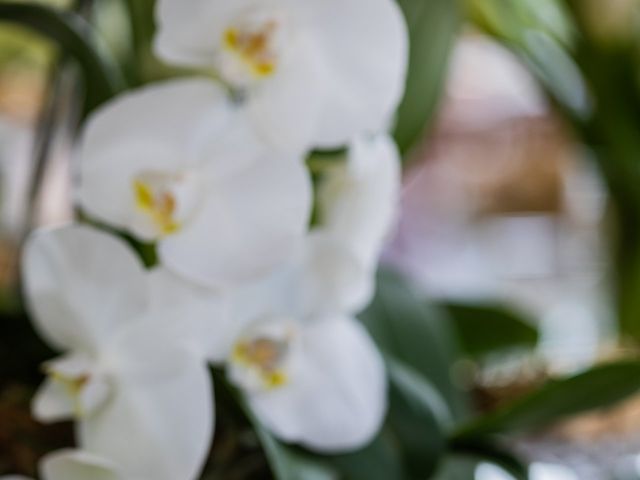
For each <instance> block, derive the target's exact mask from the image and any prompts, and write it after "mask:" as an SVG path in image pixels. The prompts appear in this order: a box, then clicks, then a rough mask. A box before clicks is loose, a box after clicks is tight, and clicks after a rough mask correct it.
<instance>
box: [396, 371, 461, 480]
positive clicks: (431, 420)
mask: <svg viewBox="0 0 640 480" xmlns="http://www.w3.org/2000/svg"><path fill="white" fill-rule="evenodd" d="M388 365H389V366H388V368H389V376H390V379H391V389H390V408H389V426H390V428H391V430H392V431H393V433H394V435H395V436H396V438H397V440H398V442H399V443H400V445H401V447H402V453H403V458H404V465H405V468H406V470H407V471H408V472H409V473H410V474H411V476H412V477H413V478H429V477H430V476H431V475H432V474H433V472H434V471H435V469H436V467H437V466H438V465H439V463H440V461H441V459H442V457H443V455H444V453H445V450H446V447H447V440H446V436H445V433H444V432H445V429H446V428H447V427H448V426H449V425H450V424H451V421H452V419H451V413H450V412H449V408H448V407H447V404H446V403H445V401H444V399H443V398H442V396H441V395H440V393H438V391H437V390H436V389H435V388H434V387H433V386H431V384H429V382H428V381H427V380H425V379H424V378H422V377H421V376H420V375H419V374H418V373H417V372H415V371H414V370H413V369H411V367H408V366H406V365H404V364H402V363H401V362H398V361H394V360H389V364H388Z"/></svg>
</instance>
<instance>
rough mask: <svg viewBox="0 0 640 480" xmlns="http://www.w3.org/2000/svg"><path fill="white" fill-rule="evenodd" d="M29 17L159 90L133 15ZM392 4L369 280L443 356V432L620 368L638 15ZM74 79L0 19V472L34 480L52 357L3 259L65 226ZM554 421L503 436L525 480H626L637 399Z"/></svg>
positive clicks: (637, 303)
mask: <svg viewBox="0 0 640 480" xmlns="http://www.w3.org/2000/svg"><path fill="white" fill-rule="evenodd" d="M2 3H3V2H0V5H2ZM40 3H46V4H49V5H51V4H53V5H54V6H56V7H59V8H63V9H65V8H75V9H76V10H77V11H79V12H80V14H82V15H83V16H84V18H86V19H87V20H88V21H90V22H92V23H93V24H94V25H96V26H97V29H98V31H99V32H100V33H101V35H102V36H101V38H102V40H101V41H103V42H104V48H105V49H108V50H109V51H111V52H112V53H113V55H114V56H115V57H116V58H119V59H121V61H122V63H123V64H124V65H125V66H126V65H127V62H131V61H134V62H136V64H137V65H138V66H139V67H140V68H139V69H138V71H137V72H135V73H132V72H130V71H128V70H127V69H126V68H125V76H126V77H127V80H128V81H129V83H130V84H133V85H135V84H137V83H142V82H146V81H150V80H153V79H158V78H163V77H164V76H166V75H170V74H174V73H175V72H170V71H168V70H167V69H166V67H163V66H162V65H160V64H159V63H158V62H157V61H155V60H154V59H153V58H152V57H151V55H150V53H149V50H148V45H146V44H145V43H144V42H141V41H139V40H136V39H135V38H132V36H133V35H134V33H135V29H132V28H131V26H130V24H129V23H130V22H129V16H131V15H133V13H135V9H134V10H131V5H130V4H131V2H122V1H116V0H101V1H95V2H88V3H91V8H87V7H86V5H84V4H83V2H80V3H78V4H76V3H73V2H64V1H57V2H53V1H49V2H40ZM85 3H87V2H85ZM143 3H147V4H148V3H149V2H148V1H147V0H145V1H144V2H142V1H141V2H140V4H143ZM401 3H402V5H403V8H404V9H405V12H407V13H408V17H409V19H410V22H409V23H410V27H411V35H412V37H411V38H412V54H411V56H412V58H411V62H412V74H411V75H410V78H409V88H408V94H407V98H406V99H405V101H404V103H403V105H402V107H401V109H400V112H399V121H398V127H397V130H396V138H397V139H398V142H399V144H400V147H401V149H402V150H403V152H404V153H405V174H404V187H403V192H402V202H401V206H402V208H401V212H400V215H399V219H398V225H397V229H396V231H395V232H394V234H393V235H392V236H391V238H389V244H388V247H387V249H386V252H385V256H384V263H385V265H386V266H387V267H389V268H392V269H394V270H396V271H399V272H401V273H402V274H403V276H404V277H405V278H408V279H410V282H411V283H412V284H413V285H414V286H415V288H417V289H418V291H419V292H420V294H421V295H422V296H424V298H425V302H426V303H428V305H429V308H432V309H434V311H437V312H439V313H438V315H439V317H438V318H439V320H438V324H439V326H440V327H442V325H441V324H442V323H444V324H445V326H444V328H445V329H446V330H447V332H448V333H447V335H449V337H448V338H450V339H451V338H452V340H451V343H452V344H455V347H454V348H455V353H451V354H450V355H449V357H447V358H448V360H447V363H446V364H444V365H443V366H442V369H443V370H444V372H445V373H444V374H445V375H446V376H447V378H448V379H449V380H450V381H451V382H452V384H453V386H454V388H455V389H456V390H460V391H463V392H464V399H465V400H464V401H462V403H464V404H465V406H464V407H461V409H460V410H459V411H460V412H462V411H466V412H467V413H459V415H460V416H461V417H465V416H468V415H470V413H469V412H479V413H485V414H490V413H491V412H493V411H496V409H499V408H500V407H501V406H502V405H505V404H508V403H509V402H511V401H513V400H514V399H518V398H523V396H526V395H527V394H528V393H529V392H532V391H535V390H536V389H537V388H539V387H540V386H541V385H545V384H546V382H547V380H548V379H549V378H555V377H556V376H564V377H567V378H568V377H570V376H571V375H574V374H578V373H580V372H584V371H585V370H586V369H589V368H591V367H593V366H594V365H599V364H601V363H602V362H609V361H617V360H620V359H635V358H636V357H637V356H638V351H639V350H638V345H637V343H638V341H640V83H639V82H640V16H639V14H640V1H639V0H607V1H604V0H468V1H465V2H458V3H457V2H455V1H453V0H425V1H423V2H409V1H404V2H401ZM128 4H129V5H128ZM128 8H129V9H128ZM132 12H133V13H132ZM1 19H2V17H1V16H0V20H1ZM138 20H139V19H138ZM141 21H142V23H148V24H149V26H148V28H152V25H151V19H150V18H148V19H146V20H145V19H142V20H141ZM131 41H134V43H135V44H136V46H137V47H136V52H135V54H136V56H135V59H133V60H131V59H129V58H128V57H127V56H128V55H130V54H129V52H128V51H127V49H126V45H128V44H129V43H130V42H131ZM78 76H79V72H78V69H77V68H76V67H75V66H74V65H73V64H72V63H70V62H68V61H67V59H66V58H65V52H64V51H63V50H61V49H57V48H55V46H54V45H52V43H51V42H50V41H48V40H47V39H46V38H44V37H43V36H41V35H38V34H36V33H34V32H32V31H31V30H28V29H25V28H22V27H19V26H16V25H15V24H14V23H8V22H2V21H0V311H1V313H2V317H1V318H0V322H2V323H4V325H2V329H1V330H0V332H1V333H2V338H0V474H2V473H4V472H5V470H6V471H7V472H8V471H10V470H11V471H16V469H18V470H19V471H22V472H24V473H31V472H30V469H32V465H33V464H34V462H35V459H36V458H37V457H38V456H39V455H40V454H41V453H42V452H44V451H47V450H48V449H50V448H52V446H57V445H59V444H61V443H62V444H64V443H65V442H68V441H69V440H68V439H69V436H68V435H69V432H68V431H67V430H66V429H65V428H64V426H62V427H54V428H49V427H47V428H46V429H44V428H43V427H42V426H40V425H36V424H35V423H34V422H33V421H31V420H30V419H29V415H28V410H27V409H26V408H25V405H26V404H27V403H28V398H29V395H30V394H31V391H32V388H33V385H34V384H36V383H37V380H38V374H37V365H38V363H39V362H40V361H42V360H43V359H45V358H47V356H48V355H49V352H48V351H47V350H46V348H45V347H44V346H43V345H41V344H39V343H38V340H37V337H35V335H34V334H33V332H32V331H31V330H30V327H29V326H28V323H27V322H24V321H21V320H20V319H22V318H23V317H24V314H23V308H22V305H21V302H20V296H19V286H18V285H19V283H18V277H19V275H18V273H19V271H18V265H17V260H18V252H19V248H20V243H21V241H22V239H23V238H24V235H25V234H26V233H27V232H28V231H29V230H30V229H32V228H33V227H34V226H41V225H55V224H59V223H61V222H65V221H68V220H70V219H71V218H72V215H73V199H72V198H71V191H70V188H69V185H70V181H71V179H72V177H73V171H74V169H73V168H72V166H73V162H72V155H71V146H72V138H73V135H74V131H75V129H76V128H77V125H78V122H79V119H80V118H81V117H82V106H81V105H80V104H79V101H78V98H77V97H78V94H77V92H78ZM416 117H418V118H417V120H416ZM440 327H439V328H440ZM637 381H640V378H638V380H637ZM620 382H623V383H624V382H626V380H625V379H624V378H623V379H621V380H620ZM623 387H624V385H623ZM603 388H604V389H605V390H606V389H608V388H609V387H608V386H605V387H603ZM573 394H575V396H576V398H575V399H574V400H575V402H578V403H579V402H580V401H582V400H584V399H582V398H580V396H581V395H582V393H581V391H580V390H579V389H577V390H575V392H574V393H573ZM570 396H571V393H570ZM454 410H455V409H454ZM566 413H572V412H570V411H567V412H566ZM558 417H560V415H558ZM553 420H554V421H552V422H550V424H549V425H545V426H544V428H537V427H539V426H542V425H534V426H535V427H536V428H526V429H525V428H523V429H521V430H522V431H520V429H514V432H513V435H511V436H510V437H509V438H510V439H509V442H508V443H509V448H510V450H512V452H513V453H514V454H516V455H517V456H518V457H520V458H523V459H524V460H525V461H526V462H527V463H530V464H532V467H531V468H530V475H531V478H532V479H533V480H565V479H566V480H573V479H575V480H578V479H579V480H609V479H611V480H633V479H639V478H640V398H636V397H635V396H631V397H630V398H627V399H625V401H624V402H622V403H616V405H615V406H613V407H609V408H607V409H605V410H598V411H596V412H590V413H587V414H583V415H577V416H573V417H572V418H571V419H569V420H564V419H562V420H558V419H555V418H554V419H553ZM534 423H535V422H534ZM516 430H517V431H516ZM448 464H451V465H453V461H451V462H449V463H447V460H445V461H444V463H443V464H442V465H443V466H442V467H441V468H440V470H439V473H436V474H435V475H436V477H434V478H439V479H442V480H446V479H450V478H451V479H460V480H466V479H473V478H475V479H476V480H502V479H509V478H513V477H511V476H509V474H508V473H507V472H506V471H505V469H501V468H500V467H498V466H495V465H490V464H489V463H487V462H477V461H476V462H473V466H472V468H467V469H466V470H464V472H465V473H455V470H456V468H457V467H456V468H454V467H451V469H449V467H448V466H447V465H448ZM459 472H462V470H459ZM437 475H440V476H439V477H438V476H437ZM247 478H248V477H247ZM255 478H262V477H255Z"/></svg>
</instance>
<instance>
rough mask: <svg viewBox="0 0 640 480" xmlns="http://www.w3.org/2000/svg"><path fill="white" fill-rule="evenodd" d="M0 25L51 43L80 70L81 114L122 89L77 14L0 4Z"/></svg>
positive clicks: (111, 64)
mask: <svg viewBox="0 0 640 480" xmlns="http://www.w3.org/2000/svg"><path fill="white" fill-rule="evenodd" d="M0 22H11V23H14V24H18V25H21V26H23V27H27V28H30V29H32V30H34V31H36V32H37V33H39V34H41V35H43V36H45V37H46V38H48V39H49V40H51V41H52V42H54V43H55V44H56V45H57V46H58V47H59V48H60V50H61V52H63V53H64V54H65V55H69V56H70V57H72V58H73V59H75V60H76V61H77V62H78V64H79V65H80V67H81V70H82V73H83V76H84V84H85V89H86V92H85V94H86V102H85V110H86V111H91V110H93V109H94V108H95V107H97V106H98V105H100V104H101V103H103V102H105V101H107V100H108V99H110V98H112V97H113V96H114V95H115V94H116V93H118V92H119V91H120V90H122V89H123V86H124V84H123V80H122V75H121V72H120V71H119V69H118V67H117V65H116V63H115V62H114V61H113V59H112V58H111V57H110V56H109V55H108V54H107V52H106V50H105V49H103V48H101V47H100V45H99V42H98V38H97V37H96V35H95V32H94V31H93V29H92V28H91V26H90V25H89V24H88V23H87V22H86V21H84V20H83V19H82V17H80V16H79V15H78V14H76V13H73V12H67V11H62V10H56V9H54V8H50V7H46V6H43V5H36V4H30V3H18V2H2V3H0Z"/></svg>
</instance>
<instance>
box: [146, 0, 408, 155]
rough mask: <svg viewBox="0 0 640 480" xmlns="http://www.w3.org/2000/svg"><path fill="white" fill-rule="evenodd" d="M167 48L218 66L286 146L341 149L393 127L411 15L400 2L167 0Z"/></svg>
mask: <svg viewBox="0 0 640 480" xmlns="http://www.w3.org/2000/svg"><path fill="white" fill-rule="evenodd" d="M156 18H157V23H158V34H157V37H156V42H155V49H156V52H157V54H158V55H159V56H160V57H161V58H163V59H164V60H166V61H168V62H170V63H174V64H177V65H183V66H189V67H198V68H201V67H205V68H213V69H215V70H216V71H217V72H218V74H219V75H220V76H221V77H222V78H223V79H224V80H225V81H226V82H228V83H229V84H230V85H231V86H232V87H234V88H235V89H236V90H238V91H240V92H242V93H243V94H244V96H245V97H246V99H247V108H248V109H249V113H250V115H251V117H252V119H253V121H254V124H255V125H256V128H258V130H259V131H261V132H262V133H263V135H265V138H268V139H269V140H270V141H272V142H276V144H277V145H279V146H281V147H282V146H294V147H297V148H307V147H309V146H313V147H321V148H323V147H324V148H333V147H337V146H341V145H344V144H346V143H347V142H348V141H349V140H350V139H351V138H352V137H354V136H355V135H358V134H361V133H376V132H379V131H382V130H385V129H386V128H387V127H388V124H389V122H390V119H391V117H392V115H393V113H394V111H395V108H396V106H397V104H398V102H399V100H400V98H401V96H402V92H403V91H404V86H405V85H404V84H405V75H406V68H407V58H408V39H407V37H408V36H407V31H406V30H407V29H406V25H405V20H404V18H403V15H402V12H401V11H400V9H399V7H398V5H397V4H396V2H395V1H393V0H305V1H300V0H233V1H228V0H159V2H158V5H157V14H156Z"/></svg>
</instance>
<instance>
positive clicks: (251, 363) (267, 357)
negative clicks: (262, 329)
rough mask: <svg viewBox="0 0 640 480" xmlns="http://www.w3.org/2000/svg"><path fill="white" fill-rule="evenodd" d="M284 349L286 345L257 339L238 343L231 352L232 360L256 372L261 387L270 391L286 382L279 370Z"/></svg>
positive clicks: (261, 338)
mask: <svg viewBox="0 0 640 480" xmlns="http://www.w3.org/2000/svg"><path fill="white" fill-rule="evenodd" d="M286 349H287V345H286V344H285V343H283V342H278V341H276V340H272V339H269V338H264V337H258V338H255V339H253V340H250V341H241V342H238V343H237V344H236V346H235V348H234V351H233V359H234V360H235V361H236V362H237V363H239V364H241V365H243V366H245V367H247V368H251V369H254V370H255V371H256V372H258V374H259V376H260V379H261V381H262V383H263V386H264V387H265V388H267V389H268V390H271V389H274V388H278V387H281V386H283V385H285V384H286V383H287V382H288V377H287V374H286V373H285V372H284V370H283V369H282V368H281V363H282V360H283V357H284V356H285V355H286Z"/></svg>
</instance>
